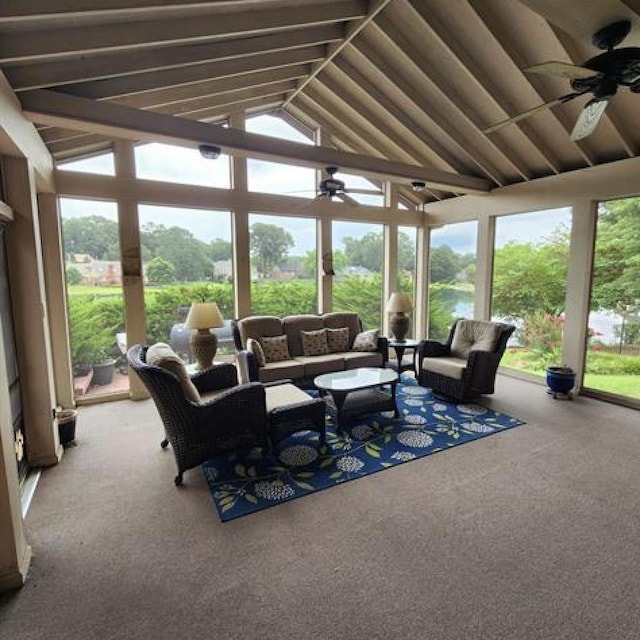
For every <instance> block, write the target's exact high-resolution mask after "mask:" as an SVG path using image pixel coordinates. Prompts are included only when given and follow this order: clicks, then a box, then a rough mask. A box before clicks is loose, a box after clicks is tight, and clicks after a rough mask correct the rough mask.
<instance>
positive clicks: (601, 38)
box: [484, 20, 640, 140]
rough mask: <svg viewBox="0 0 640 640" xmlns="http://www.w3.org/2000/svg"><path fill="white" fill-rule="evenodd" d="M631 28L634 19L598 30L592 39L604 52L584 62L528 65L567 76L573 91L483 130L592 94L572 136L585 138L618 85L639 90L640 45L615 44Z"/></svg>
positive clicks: (554, 74)
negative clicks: (579, 63)
mask: <svg viewBox="0 0 640 640" xmlns="http://www.w3.org/2000/svg"><path fill="white" fill-rule="evenodd" d="M630 30H631V21H629V20H621V21H619V22H614V23H612V24H610V25H607V26H606V27H603V28H602V29H600V30H598V31H597V32H596V33H595V34H594V35H593V37H592V39H591V41H592V43H593V44H594V46H596V47H598V49H602V50H603V51H604V53H601V54H599V55H597V56H594V57H593V58H590V59H589V60H587V61H586V62H584V63H583V64H582V65H581V66H577V65H572V64H567V63H565V62H553V61H551V62H543V63H542V64H538V65H535V66H533V67H529V68H528V69H525V71H526V72H527V73H539V74H542V75H547V76H554V77H559V78H567V79H568V80H569V84H570V86H571V88H572V89H573V92H572V93H568V94H566V95H564V96H560V97H559V98H556V99H555V100H551V101H549V102H545V103H544V104H541V105H538V106H537V107H533V109H528V110H527V111H523V112H522V113H519V114H518V115H515V116H513V117H511V118H508V119H507V120H502V121H501V122H497V123H496V124H494V125H492V126H490V127H489V128H488V129H485V131H484V133H493V132H494V131H497V130H498V129H501V128H502V127H504V126H506V125H508V124H512V123H514V122H518V121H519V120H523V119H524V118H528V117H529V116H531V115H533V114H534V113H537V112H539V111H542V110H543V109H548V108H550V107H553V106H555V105H558V104H563V103H565V102H569V101H570V100H573V99H574V98H578V97H580V96H582V95H585V94H591V95H592V97H591V99H590V100H589V102H587V104H586V105H585V107H584V109H583V110H582V113H581V114H580V116H579V117H578V121H577V122H576V124H575V126H574V128H573V131H572V132H571V139H572V140H580V139H581V138H586V137H587V136H588V135H590V134H591V133H593V132H594V131H595V128H596V127H597V126H598V122H599V120H600V118H601V117H602V114H603V113H604V111H605V109H606V108H607V104H608V103H609V100H611V98H613V96H615V95H616V93H617V91H618V88H619V87H628V88H629V90H630V91H632V92H633V93H640V48H639V47H621V48H619V49H616V48H615V47H616V46H617V45H619V44H620V43H621V42H622V41H623V40H624V39H625V38H626V37H627V35H628V34H629V31H630Z"/></svg>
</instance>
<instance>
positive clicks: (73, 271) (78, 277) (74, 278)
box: [67, 265, 82, 285]
mask: <svg viewBox="0 0 640 640" xmlns="http://www.w3.org/2000/svg"><path fill="white" fill-rule="evenodd" d="M81 282H82V274H81V273H80V269H78V267H74V266H73V265H69V266H68V267H67V284H71V285H73V284H80V283H81Z"/></svg>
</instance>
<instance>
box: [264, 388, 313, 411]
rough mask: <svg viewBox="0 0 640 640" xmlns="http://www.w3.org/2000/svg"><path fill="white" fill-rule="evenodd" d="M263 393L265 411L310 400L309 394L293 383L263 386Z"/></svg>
mask: <svg viewBox="0 0 640 640" xmlns="http://www.w3.org/2000/svg"><path fill="white" fill-rule="evenodd" d="M264 395H265V401H266V404H267V411H273V409H279V408H281V407H286V406H288V405H290V404H298V403H299V402H308V401H309V400H311V396H309V395H308V394H306V393H305V392H304V391H302V390H301V389H298V387H296V386H295V385H293V384H278V385H275V386H273V387H265V389H264Z"/></svg>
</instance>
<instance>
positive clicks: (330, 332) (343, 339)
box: [327, 327, 349, 353]
mask: <svg viewBox="0 0 640 640" xmlns="http://www.w3.org/2000/svg"><path fill="white" fill-rule="evenodd" d="M327 346H328V347H329V353H341V352H343V351H349V327H340V328H339V329H330V328H327Z"/></svg>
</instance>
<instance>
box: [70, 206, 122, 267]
mask: <svg viewBox="0 0 640 640" xmlns="http://www.w3.org/2000/svg"><path fill="white" fill-rule="evenodd" d="M62 234H63V237H64V250H65V252H66V253H70V254H73V253H86V254H88V255H90V256H91V257H92V258H95V259H97V260H105V259H106V257H107V252H108V251H109V248H110V247H112V246H114V245H115V246H116V247H118V246H119V239H118V223H117V222H114V221H113V220H109V219H108V218H104V217H103V216H83V217H81V218H65V219H64V220H63V221H62Z"/></svg>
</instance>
